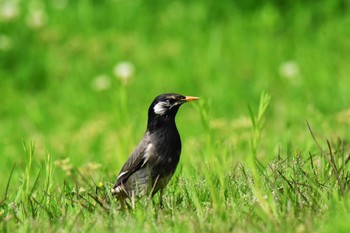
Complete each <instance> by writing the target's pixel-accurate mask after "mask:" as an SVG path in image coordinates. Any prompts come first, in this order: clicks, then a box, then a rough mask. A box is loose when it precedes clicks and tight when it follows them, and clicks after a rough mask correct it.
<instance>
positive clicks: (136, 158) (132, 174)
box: [112, 93, 199, 208]
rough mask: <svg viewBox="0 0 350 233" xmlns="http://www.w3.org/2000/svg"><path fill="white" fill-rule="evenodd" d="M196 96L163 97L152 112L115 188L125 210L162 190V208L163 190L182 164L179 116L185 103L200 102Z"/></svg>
mask: <svg viewBox="0 0 350 233" xmlns="http://www.w3.org/2000/svg"><path fill="white" fill-rule="evenodd" d="M198 99H199V98H198V97H195V96H184V95H180V94H176V93H166V94H161V95H159V96H157V97H155V99H154V100H153V102H152V103H151V105H150V107H149V109H148V122H147V128H146V132H145V133H144V136H143V138H142V140H141V141H140V143H139V144H138V145H137V147H136V148H135V149H134V151H133V152H132V154H131V155H130V157H129V158H128V159H127V161H126V163H125V164H124V166H123V167H122V168H121V170H120V172H119V175H118V177H117V180H116V182H115V184H114V186H113V188H112V194H113V195H115V196H116V197H117V199H119V200H120V201H121V202H122V206H125V205H126V204H127V203H126V200H127V199H129V200H131V204H132V207H133V208H134V207H135V199H139V198H141V197H143V196H149V197H151V198H153V196H154V195H155V194H156V193H157V192H158V191H159V190H160V191H161V192H160V193H161V194H160V204H161V205H162V204H163V203H162V195H163V189H164V188H165V187H166V186H167V184H168V182H169V180H170V179H171V177H172V176H173V174H174V173H175V170H176V167H177V165H178V163H179V160H180V154H181V139H180V134H179V132H178V130H177V127H176V123H175V116H176V114H177V112H178V110H179V108H180V106H181V105H182V104H184V103H187V102H190V101H194V100H198Z"/></svg>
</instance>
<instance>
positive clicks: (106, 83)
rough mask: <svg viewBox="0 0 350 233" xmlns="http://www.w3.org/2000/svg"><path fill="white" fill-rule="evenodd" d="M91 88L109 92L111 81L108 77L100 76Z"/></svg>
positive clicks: (94, 80) (95, 79)
mask: <svg viewBox="0 0 350 233" xmlns="http://www.w3.org/2000/svg"><path fill="white" fill-rule="evenodd" d="M91 87H92V89H94V90H95V91H104V90H107V89H109V88H110V87H111V80H110V78H109V76H108V75H105V74H101V75H98V76H96V77H95V78H94V79H93V80H92V83H91Z"/></svg>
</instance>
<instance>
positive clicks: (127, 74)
mask: <svg viewBox="0 0 350 233" xmlns="http://www.w3.org/2000/svg"><path fill="white" fill-rule="evenodd" d="M134 70H135V69H134V65H133V64H132V63H131V62H128V61H124V62H120V63H118V64H116V65H115V66H114V69H113V73H114V75H115V76H116V77H117V78H119V79H120V80H121V82H122V83H123V84H126V83H127V82H128V80H129V79H130V78H131V77H132V76H133V75H134Z"/></svg>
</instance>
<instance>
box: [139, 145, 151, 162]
mask: <svg viewBox="0 0 350 233" xmlns="http://www.w3.org/2000/svg"><path fill="white" fill-rule="evenodd" d="M152 148H153V144H152V143H150V144H149V145H148V146H147V148H146V150H145V153H144V154H143V156H142V157H143V159H144V161H143V163H142V165H141V167H143V166H144V165H145V164H146V163H147V161H148V160H149V158H150V157H151V156H152V153H151V149H152Z"/></svg>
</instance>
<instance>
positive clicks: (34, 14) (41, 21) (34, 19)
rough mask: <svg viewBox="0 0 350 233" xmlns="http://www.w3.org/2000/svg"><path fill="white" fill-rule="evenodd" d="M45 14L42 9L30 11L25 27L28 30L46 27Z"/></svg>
mask: <svg viewBox="0 0 350 233" xmlns="http://www.w3.org/2000/svg"><path fill="white" fill-rule="evenodd" d="M47 18H48V17H47V14H46V12H45V11H44V9H40V8H38V9H35V10H30V11H29V14H28V16H27V25H28V27H30V28H33V29H38V28H41V27H43V26H44V25H46V23H47Z"/></svg>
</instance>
